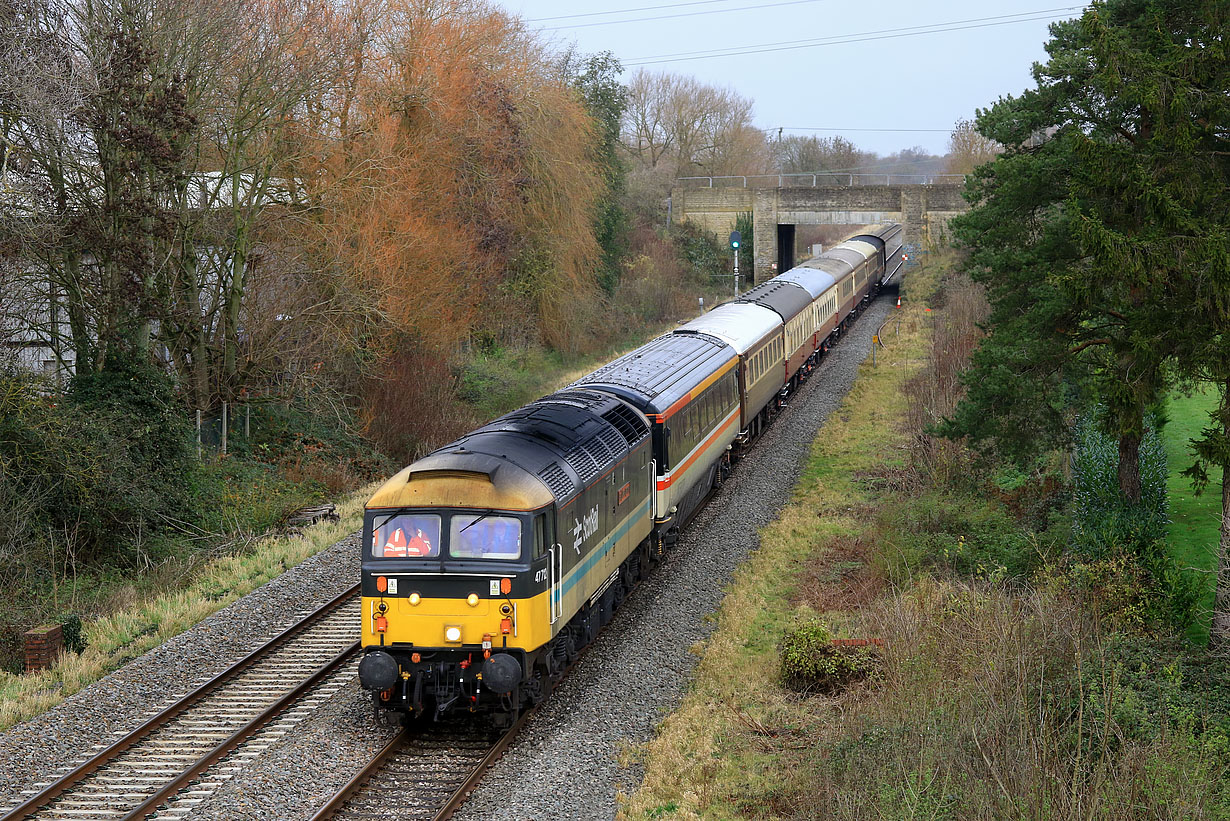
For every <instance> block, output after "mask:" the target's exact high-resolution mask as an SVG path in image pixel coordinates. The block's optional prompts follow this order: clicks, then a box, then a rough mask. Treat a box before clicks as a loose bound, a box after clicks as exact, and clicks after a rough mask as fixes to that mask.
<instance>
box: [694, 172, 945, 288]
mask: <svg viewBox="0 0 1230 821" xmlns="http://www.w3.org/2000/svg"><path fill="white" fill-rule="evenodd" d="M915 179H916V180H925V181H914V182H909V181H902V180H903V178H901V177H894V176H886V175H884V174H876V175H858V174H854V175H847V174H841V175H828V174H791V175H781V176H778V175H772V176H762V177H688V178H683V179H680V180H677V181H676V183H675V187H674V188H673V189H671V200H670V213H671V220H672V222H680V221H684V220H687V221H689V222H692V223H694V224H696V225H699V226H701V227H702V228H706V229H708V230H709V231H712V232H713V233H715V234H717V235H718V237H720V238H721V239H722V240H723V241H725V240H726V238H727V236H729V235H730V232H731V231H732V230H734V227H735V219H736V218H737V217H738V215H739V214H740V213H746V212H749V211H750V212H751V214H752V224H753V225H754V226H755V234H756V235H755V237H754V238H753V243H754V249H755V253H756V272H755V277H756V278H755V281H756V282H761V281H763V280H765V279H768V278H769V277H772V276H774V275H776V274H777V273H778V272H779V271H786V270H789V269H790V268H792V267H794V265H795V263H796V262H797V261H798V260H796V259H795V253H794V246H795V241H794V233H795V232H794V229H795V226H796V225H870V224H871V223H876V222H900V223H903V224H904V225H905V241H906V242H908V243H918V244H920V245H935V244H939V243H941V242H943V241H944V240H946V239H947V235H948V220H949V219H950V218H951V217H952V216H954V215H955V214H960V213H962V212H963V211H966V210H968V208H969V205H968V204H967V203H966V202H965V200H964V199H962V198H961V191H962V190H963V189H964V178H963V177H961V176H959V175H931V176H928V177H925V178H917V177H916V178H915ZM745 282H746V280H745Z"/></svg>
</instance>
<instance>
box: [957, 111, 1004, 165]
mask: <svg viewBox="0 0 1230 821" xmlns="http://www.w3.org/2000/svg"><path fill="white" fill-rule="evenodd" d="M1002 150H1003V147H1002V146H1001V145H1000V144H999V143H997V142H995V141H994V140H989V139H987V138H986V137H984V136H982V135H981V134H979V133H978V127H977V125H976V124H975V123H974V121H973V120H958V121H957V124H956V125H955V126H953V129H952V135H951V136H950V137H949V138H948V173H949V174H969V173H972V172H973V170H974V169H975V168H977V167H978V166H980V165H982V164H983V163H987V162H990V161H991V160H993V159H995V158H996V157H997V156H999V153H1000V152H1001V151H1002Z"/></svg>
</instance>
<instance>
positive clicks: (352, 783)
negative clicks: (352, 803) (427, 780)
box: [310, 727, 410, 821]
mask: <svg viewBox="0 0 1230 821" xmlns="http://www.w3.org/2000/svg"><path fill="white" fill-rule="evenodd" d="M409 737H410V732H409V731H408V730H407V729H406V728H405V727H402V729H401V730H400V731H399V732H398V733H397V734H396V735H395V736H393V737H392V738H391V739H389V743H388V744H385V745H384V746H383V747H382V748H381V749H380V751H379V752H377V753H376V755H375V757H374V758H372V760H371V761H369V762H368V763H367V765H366V766H364V767H363V769H361V770H359V772H357V773H355V775H354V777H353V778H351V779H350V780H349V781H347V782H346V783H345V784H344V785H342V788H341V789H340V790H338V791H337V792H336V793H334V794H333V796H332V797H331V798H330V799H329V800H328V801H326V802H325V804H324V806H323V807H321V808H320V809H319V810H317V811H316V814H315V815H313V816H312V817H311V819H310V821H325V819H327V818H332V817H333V816H334V814H335V813H337V811H338V810H340V809H341V808H342V805H343V804H345V803H346V802H347V801H349V800H350V797H351V796H352V795H354V794H356V793H357V792H359V790H361V789H362V788H363V786H364V785H365V784H366V783H367V782H368V781H369V780H370V779H371V777H372V776H374V775H375V774H376V773H377V772H379V770H380V768H381V767H383V766H384V763H385V762H386V761H388V760H389V759H390V758H392V757H393V754H394V753H396V752H397V751H398V750H400V749H401V748H402V746H403V745H405V744H406V742H407V741H408V740H409Z"/></svg>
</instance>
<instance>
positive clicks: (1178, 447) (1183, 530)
mask: <svg viewBox="0 0 1230 821" xmlns="http://www.w3.org/2000/svg"><path fill="white" fill-rule="evenodd" d="M1216 406H1217V391H1216V390H1215V389H1213V388H1212V387H1208V388H1206V389H1205V390H1202V391H1198V392H1197V393H1195V394H1193V395H1191V396H1183V395H1182V394H1178V393H1176V394H1174V395H1172V396H1171V397H1170V404H1169V407H1168V408H1167V413H1168V416H1169V417H1170V421H1169V422H1167V424H1166V428H1165V430H1164V431H1163V432H1162V438H1163V440H1164V441H1165V444H1166V461H1167V464H1168V469H1169V472H1170V477H1169V479H1168V480H1167V486H1168V490H1169V492H1170V519H1171V523H1170V550H1171V553H1172V555H1173V556H1174V557H1175V560H1176V561H1178V562H1179V564H1180V566H1182V567H1194V568H1197V569H1198V570H1201V571H1207V573H1206V574H1205V581H1206V585H1205V593H1204V596H1203V598H1202V599H1201V602H1200V608H1201V614H1200V618H1199V621H1198V622H1197V623H1196V624H1195V625H1194V626H1193V627H1192V628H1191V630H1189V631H1188V637H1189V638H1191V639H1192V640H1193V641H1197V642H1199V643H1201V644H1204V643H1207V642H1208V639H1209V612H1210V611H1211V610H1212V608H1213V584H1214V573H1215V572H1216V570H1217V545H1218V541H1219V539H1220V527H1221V471H1220V470H1213V471H1210V473H1209V485H1208V487H1207V488H1206V489H1205V491H1204V493H1202V494H1200V495H1199V496H1197V495H1196V494H1195V493H1194V492H1193V491H1192V483H1191V480H1190V479H1188V478H1187V477H1186V476H1184V475H1183V471H1184V470H1185V469H1186V468H1187V467H1189V466H1190V465H1191V463H1192V456H1191V453H1190V451H1189V448H1188V442H1189V441H1190V440H1192V439H1195V438H1197V437H1198V436H1199V435H1200V431H1201V429H1202V428H1204V427H1206V426H1207V425H1208V424H1209V416H1208V414H1209V411H1211V410H1212V409H1213V408H1215V407H1216Z"/></svg>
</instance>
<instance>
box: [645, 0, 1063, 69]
mask: <svg viewBox="0 0 1230 821" xmlns="http://www.w3.org/2000/svg"><path fill="white" fill-rule="evenodd" d="M1074 8H1079V6H1061V7H1059V8H1053V9H1038V10H1036V11H1022V12H1017V13H1015V14H997V15H995V16H993V17H972V18H970V19H968V20H950V21H948V22H946V23H924V24H922V25H918V26H903V27H901V28H891V29H877V30H875V31H860V32H855V33H852V34H830V35H828V36H826V37H807V38H804V39H802V40H781V41H777V42H773V43H748V44H745V45H741V46H729V47H727V48H721V49H701V50H699V51H676V52H671V53H670V54H654V55H652V56H649V57H633V58H632V61H638V60H665V59H667V58H669V57H691V56H694V55H706V56H709V55H712V56H721V55H719V54H717V52H739V51H742V50H743V49H757V48H767V47H774V48H776V47H779V46H794V45H800V46H804V45H827V44H829V43H831V42H833V41H841V40H845V39H846V38H849V37H871V36H875V35H881V34H897V33H901V32H917V33H920V34H927V33H930V32H931V31H945V30H946V29H945V28H943V27H944V26H958V25H966V24H972V23H988V22H991V21H994V20H1008V21H1010V22H1017V20H1013V19H1012V18H1022V17H1029V19H1036V17H1031V15H1050V14H1052V13H1057V12H1061V11H1071V10H1072V9H1074Z"/></svg>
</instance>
